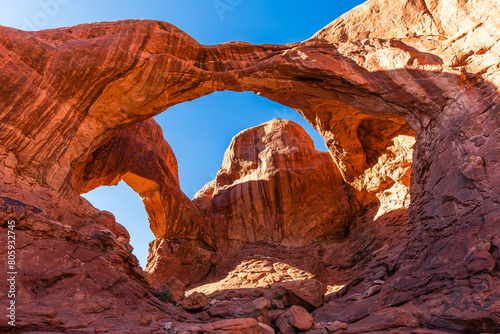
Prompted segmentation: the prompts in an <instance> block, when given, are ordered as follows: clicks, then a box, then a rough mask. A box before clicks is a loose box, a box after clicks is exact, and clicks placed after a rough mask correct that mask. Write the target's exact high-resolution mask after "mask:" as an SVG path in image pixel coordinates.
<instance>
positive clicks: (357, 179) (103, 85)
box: [0, 0, 500, 332]
mask: <svg viewBox="0 0 500 334" xmlns="http://www.w3.org/2000/svg"><path fill="white" fill-rule="evenodd" d="M499 26H500V12H499V8H498V6H495V5H494V4H492V3H481V2H476V1H468V2H464V1H458V2H457V1H452V0H443V1H439V2H436V1H413V0H397V1H386V0H371V1H368V2H366V3H365V4H363V5H361V6H358V7H357V8H355V9H354V10H352V11H351V12H349V13H347V14H346V15H344V16H342V17H341V18H339V19H338V20H336V21H334V22H333V23H332V24H331V25H329V26H328V27H326V28H325V29H323V30H322V31H320V32H319V33H318V34H316V35H315V36H314V37H313V38H311V39H310V40H308V41H305V42H303V43H296V44H289V45H282V46H276V45H261V46H254V45H251V44H247V43H241V42H235V43H226V44H223V45H219V46H202V45H200V44H198V43H197V42H196V41H194V40H193V39H192V38H190V37H189V36H187V35H186V34H185V33H183V32H182V31H180V30H178V29H177V28H175V27H173V26H171V25H169V24H166V23H163V22H154V21H122V22H113V23H96V24H85V25H80V26H76V27H71V28H61V29H53V30H45V31H40V32H23V31H19V30H15V29H10V28H5V27H0V58H1V64H2V65H1V67H0V106H1V108H0V143H1V145H0V182H1V184H2V186H1V187H0V196H1V198H2V201H3V202H2V203H3V204H2V210H1V213H0V214H1V215H2V216H1V217H2V222H3V223H2V229H3V230H4V232H5V231H6V226H7V224H6V222H7V221H8V220H15V221H16V223H17V226H18V232H17V233H18V240H19V241H18V242H19V245H20V246H19V250H18V253H17V254H18V258H19V268H18V272H19V276H18V277H19V304H20V305H24V306H20V308H19V314H24V317H20V318H19V330H20V331H27V330H35V331H36V330H53V329H55V330H61V331H64V330H66V331H68V330H73V329H81V328H90V329H95V330H101V329H102V328H105V329H107V330H110V329H112V330H114V331H127V330H129V329H130V328H143V329H141V331H142V330H143V331H144V332H153V331H155V330H159V329H160V328H161V327H162V326H163V324H164V323H165V322H166V321H168V320H181V321H182V322H193V323H194V322H195V319H193V318H190V315H187V314H183V313H182V312H184V311H182V310H180V309H179V308H174V307H172V306H169V305H167V304H164V303H162V302H161V301H159V300H158V299H157V298H156V297H155V295H154V290H152V289H151V288H150V286H149V285H148V282H147V279H146V277H145V276H144V274H143V273H142V272H141V271H140V270H139V269H138V266H137V262H136V260H135V258H134V257H133V256H132V255H131V253H130V246H129V245H128V241H127V238H128V237H127V234H126V232H125V231H124V230H123V228H121V227H120V226H119V225H117V224H116V222H115V221H114V219H113V218H112V217H110V216H109V215H107V214H105V213H100V212H98V211H97V210H96V209H94V208H92V207H91V206H90V205H89V204H88V203H87V202H86V201H84V200H82V199H81V198H80V197H79V193H80V192H81V191H82V189H84V187H83V188H82V183H81V180H82V177H83V178H86V180H87V181H89V182H90V183H88V184H87V185H88V186H89V187H90V188H92V187H95V186H97V185H99V184H100V183H101V182H102V183H103V184H106V183H113V182H116V180H118V179H119V178H123V179H124V180H125V181H127V178H128V177H131V176H132V177H131V178H130V179H129V181H130V183H131V184H135V182H134V180H135V181H137V180H140V182H139V185H136V188H137V191H139V192H142V191H143V190H145V191H146V192H149V191H150V190H151V189H152V188H151V189H150V186H151V185H153V187H154V188H155V196H153V197H152V199H153V201H152V202H151V203H150V204H151V206H150V210H148V212H149V214H150V217H152V216H154V215H155V214H157V216H156V218H154V219H152V220H151V225H152V226H153V228H154V230H156V232H155V233H157V235H158V236H161V238H163V239H159V240H168V242H174V243H175V242H177V243H182V242H191V243H196V247H199V248H200V249H206V250H207V251H208V252H209V253H210V252H211V253H210V254H208V255H210V258H211V261H210V262H211V264H214V267H211V268H208V269H207V268H205V267H203V266H202V268H199V269H200V270H206V275H207V277H211V276H210V275H212V274H213V275H214V276H213V277H218V276H220V274H222V273H224V272H226V273H227V272H229V271H230V270H229V268H230V267H231V266H230V265H229V263H228V262H227V260H224V259H223V257H222V254H224V253H223V251H224V250H226V249H233V250H235V249H240V250H242V252H241V254H245V252H248V253H250V252H251V251H252V250H255V249H260V250H261V251H262V252H264V251H265V252H266V253H268V254H270V255H271V256H272V255H273V254H276V255H277V258H278V259H280V260H282V259H281V258H280V256H282V254H283V251H284V248H282V249H278V248H280V247H285V246H275V245H273V246H272V247H270V246H268V245H267V246H266V245H259V244H254V245H252V244H248V245H246V244H244V243H242V242H241V240H238V241H235V242H227V243H226V244H225V245H220V243H219V244H216V243H215V242H214V241H213V240H205V239H204V237H202V235H210V231H211V228H212V227H210V229H208V230H207V231H209V233H201V234H200V231H204V230H203V229H202V228H200V226H204V223H203V222H202V220H198V219H199V218H198V216H197V213H196V212H197V210H198V209H197V208H196V207H195V206H193V205H192V204H191V203H190V202H189V201H187V200H186V199H185V198H183V197H182V195H181V194H179V193H178V192H177V193H176V190H175V189H176V184H175V173H173V172H172V170H170V176H168V175H169V173H167V172H166V171H167V170H169V169H171V168H172V166H173V165H172V163H171V160H170V162H167V163H166V164H165V165H163V166H162V165H161V164H157V162H161V161H168V154H169V153H168V149H167V147H166V146H165V145H160V147H157V148H151V147H149V149H148V148H147V147H148V144H147V140H146V141H145V142H144V141H142V142H141V141H129V142H127V143H126V145H132V146H134V145H135V147H146V149H145V151H144V152H152V154H153V155H152V156H151V157H152V158H151V159H152V160H151V161H155V162H154V163H153V164H151V165H145V166H142V167H140V168H139V170H137V169H134V168H131V166H126V168H124V169H122V168H123V167H122V165H121V164H120V165H117V166H114V167H113V169H114V170H106V168H103V165H102V164H100V163H99V160H100V159H101V158H104V159H106V145H115V144H118V146H110V147H119V146H120V144H119V140H118V142H114V140H116V139H117V138H119V137H117V136H120V134H121V132H122V131H123V130H125V129H132V126H134V124H138V123H140V122H142V121H145V120H146V119H148V118H150V117H152V116H154V115H156V114H158V113H160V112H162V111H163V110H165V109H167V108H168V107H170V106H172V105H174V104H176V103H180V102H185V101H189V100H192V99H195V98H197V97H200V96H202V95H206V94H209V93H212V92H214V91H216V90H225V89H229V90H235V91H243V90H247V91H253V92H255V93H258V94H260V95H262V96H265V97H267V98H270V99H272V100H275V101H277V102H279V103H282V104H284V105H287V106H290V107H292V108H294V109H296V110H297V111H299V112H300V113H301V114H302V115H303V116H304V117H305V118H306V119H307V120H308V121H309V122H310V123H311V124H312V125H313V126H314V127H315V128H316V129H317V130H318V131H319V132H320V134H321V135H322V136H323V138H324V139H325V141H326V144H327V147H328V149H329V152H330V154H331V156H332V158H333V160H334V162H335V164H336V166H337V168H338V171H339V172H340V175H341V177H342V182H344V183H345V184H347V185H348V186H349V187H352V189H353V190H354V198H355V199H356V201H357V202H358V203H359V205H360V207H361V208H365V209H366V213H365V214H362V212H359V215H358V216H356V217H352V218H353V222H352V225H351V226H352V227H353V228H352V229H350V230H349V231H350V233H351V234H352V235H350V238H348V239H346V240H347V241H349V243H348V244H347V247H346V248H344V249H345V250H342V249H343V248H342V247H341V246H340V245H342V242H345V241H346V240H344V241H341V240H340V241H339V240H338V241H337V242H336V243H326V244H325V243H317V244H315V243H313V244H311V245H309V246H305V245H302V246H300V247H299V246H296V247H295V250H293V249H287V251H288V252H289V253H288V254H294V252H296V253H295V254H299V253H301V254H302V256H304V257H307V258H308V259H309V262H305V263H304V264H303V266H304V267H308V270H307V271H308V272H313V271H314V272H315V274H316V275H318V277H319V276H321V275H325V276H326V277H328V276H330V275H327V274H328V273H330V274H331V273H336V274H337V275H338V276H335V278H334V279H336V278H338V277H342V276H344V277H343V278H347V280H344V279H342V281H344V283H346V282H347V281H349V283H348V284H346V286H345V287H344V288H343V289H342V290H340V291H339V292H338V293H336V294H335V295H331V296H329V298H327V301H328V304H327V305H325V306H323V307H321V308H319V309H317V310H315V312H314V314H313V315H314V320H315V322H316V323H333V322H334V321H340V322H342V323H348V324H349V331H352V332H366V331H384V332H390V331H391V330H394V331H398V330H400V329H401V328H403V329H408V330H409V329H410V328H411V329H412V330H415V331H416V332H418V331H419V328H424V329H423V330H424V331H433V330H435V331H436V332H439V331H444V332H498V331H500V325H499V324H500V321H499V316H498V314H499V312H500V310H499V307H498V305H499V304H500V303H499V301H500V292H499V288H498V282H499V278H498V267H499V262H500V255H499V251H498V249H500V236H499V232H498V224H499V223H500V215H499V212H500V206H499V202H500V197H499V194H500V177H499V173H500V172H499V171H500V162H499V157H500V147H499V141H500V130H499V128H500V127H499V119H498V112H499V106H498V102H499V99H498V87H499V86H500V72H499V71H498V64H499V59H500V58H499V57H498V55H499V53H500V49H499V48H500V43H498V40H499V39H500V29H499V28H498V27H499ZM149 126H151V124H150V125H149ZM138 127H141V126H139V125H138ZM153 127H154V126H153ZM146 128H147V126H145V127H144V129H146ZM130 131H132V130H130ZM135 131H140V129H137V128H136V129H135ZM413 136H414V137H415V144H414V145H413V142H412V139H411V138H409V137H413ZM154 138H156V137H154V136H153V137H152V139H153V140H155V139H154ZM412 145H413V150H414V153H413V163H412V166H411V169H412V170H411V186H410V197H411V203H410V204H409V209H408V213H407V212H406V211H405V206H407V205H408V198H407V195H408V193H407V191H406V192H405V190H406V189H407V186H408V180H409V177H410V175H409V165H410V163H411V161H409V150H410V148H411V147H412ZM164 149H165V151H162V150H164ZM99 152H102V153H103V154H104V155H100V154H99ZM154 152H156V153H154ZM121 153H122V154H123V153H124V152H121ZM165 153H166V154H167V156H163V155H164V154H165ZM165 159H166V160H165ZM94 160H95V161H94ZM84 166H89V169H87V172H90V174H88V173H86V172H85V173H82V168H83V170H85V168H84ZM132 167H133V166H132ZM143 167H144V168H145V170H144V169H143V170H142V171H141V168H143ZM99 169H102V174H100V172H99ZM147 170H151V171H155V172H153V173H152V174H151V175H148V173H149V172H148V171H147ZM229 170H231V171H234V170H241V169H238V168H236V169H231V168H229ZM159 172H162V173H165V175H167V178H168V180H167V179H165V178H163V179H162V177H157V176H158V175H157V173H159ZM334 173H336V172H334ZM222 174H223V173H221V175H222ZM86 175H87V176H88V177H87V176H86ZM146 175H148V176H147V177H145V178H144V179H146V180H147V181H145V180H144V179H142V178H143V177H144V176H146ZM139 177H141V178H139ZM230 179H231V178H230ZM92 180H95V182H94V181H92ZM231 180H238V178H232V179H231ZM83 184H85V182H84V183H83ZM143 185H146V186H147V187H146V188H147V189H141V188H140V187H141V186H143ZM213 187H214V190H216V187H217V185H216V184H214V185H213ZM156 191H158V192H156ZM176 194H177V195H176ZM203 197H204V198H206V199H207V201H205V204H206V203H207V202H211V201H213V200H214V199H216V197H214V196H213V194H212V195H211V194H210V186H209V187H207V188H206V189H205V190H204V195H203ZM156 199H159V200H158V201H156ZM155 201H156V202H155ZM378 201H380V203H381V205H380V207H376V206H377V203H378ZM146 202H147V201H146ZM160 203H161V204H160ZM168 203H171V204H172V203H177V206H176V207H175V208H172V207H171V206H169V205H168ZM171 204H170V205H171ZM199 207H200V208H202V209H203V208H205V206H204V204H203V205H199ZM208 207H210V205H209V206H208ZM167 208H168V209H169V210H173V211H172V212H174V213H175V214H174V215H173V216H172V217H170V216H169V214H168V212H167V210H166V209H167ZM190 208H191V209H190ZM380 208H382V210H381V211H380V212H378V211H379V209H380ZM394 208H398V210H395V211H391V212H389V211H388V210H389V209H394ZM162 210H165V211H162ZM175 210H177V211H175ZM399 210H401V211H402V212H400V211H399ZM198 211H199V210H198ZM162 212H163V213H162ZM185 213H186V214H187V216H188V217H190V218H189V219H191V220H189V221H190V223H188V224H186V225H183V224H181V222H182V219H184V218H182V217H184V214H185ZM208 216H210V214H208ZM212 216H213V215H212ZM163 217H165V220H166V221H165V222H162V220H163ZM375 217H377V218H375ZM408 217H409V218H408ZM400 218H401V219H400ZM169 219H172V221H174V222H175V221H177V222H178V223H177V224H171V223H170V222H169ZM405 219H409V223H408V224H406V220H405ZM209 221H210V219H209ZM235 221H237V219H236V220H235ZM254 221H257V222H258V221H259V220H258V219H254ZM377 221H379V222H380V221H383V222H384V225H385V226H391V228H392V229H391V232H392V233H393V234H392V235H391V234H390V233H388V232H387V231H379V232H376V229H375V227H377V226H378V224H379V223H377ZM363 223H364V224H365V226H363ZM155 224H156V225H155ZM162 224H164V225H162ZM208 226H210V224H208ZM356 226H357V227H356ZM364 227H366V229H367V230H368V231H370V232H368V233H366V234H364V235H363V230H364ZM287 233H289V231H284V232H283V233H282V234H278V235H280V238H281V236H284V237H285V239H286V236H287ZM354 233H359V235H360V236H361V237H360V240H362V241H359V240H357V236H354ZM238 234H242V233H241V231H239V233H238ZM224 235H228V234H227V233H226V234H224ZM252 235H253V234H252ZM246 237H248V236H246ZM379 237H380V238H379ZM278 239H279V238H278ZM285 239H284V240H285ZM255 240H259V239H258V238H256V239H255ZM351 241H352V243H351ZM365 242H366V243H365ZM356 243H360V244H361V245H363V247H366V248H367V249H368V250H369V251H367V252H361V253H357V252H354V251H352V250H353V249H354V247H353V245H354V244H356ZM214 245H215V246H217V247H218V248H217V249H213V246H214ZM296 245H298V244H296ZM266 247H268V248H266ZM177 249H178V248H175V247H171V250H170V251H169V252H170V253H168V252H167V253H165V254H176V252H177ZM304 249H309V250H310V251H311V253H307V252H303V250H304ZM361 249H363V248H361ZM331 250H336V251H338V253H335V252H331ZM329 252H331V253H329ZM342 252H344V253H342ZM200 253H203V252H202V251H200ZM212 253H213V254H212ZM227 254H231V253H230V252H229V253H227ZM255 254H258V252H257V253H254V255H255ZM311 254H314V256H311ZM208 255H207V256H208ZM342 255H345V256H348V258H347V259H338V258H339V257H342ZM357 255H359V257H356V256H357ZM6 256H7V255H6V253H5V252H3V251H2V253H1V257H2V259H1V260H2V261H4V260H5V259H6ZM326 258H330V259H331V261H332V262H331V263H333V265H331V264H329V263H328V262H324V261H323V262H322V260H321V259H323V260H324V259H326ZM35 259H36V261H35ZM316 259H319V260H318V261H316ZM232 260H234V261H240V262H241V260H244V258H242V259H237V258H234V259H232ZM358 261H359V262H360V263H364V264H363V266H362V267H358V268H354V267H355V264H353V263H356V262H358ZM349 262H351V264H350V265H349V266H348V267H347V270H346V269H344V268H343V267H342V266H341V265H340V264H342V263H349ZM23 263H24V264H27V263H30V265H29V266H28V265H23ZM180 264H181V265H184V264H183V263H180ZM316 264H317V265H316ZM337 264H339V265H338V266H337ZM219 265H220V266H219ZM309 267H310V268H311V270H309ZM313 267H314V268H313ZM51 268H52V269H51ZM182 268H184V267H182ZM218 270H221V271H222V272H217V271H218ZM96 273H100V275H98V276H96V275H95V274H96ZM351 274H352V275H351ZM2 279H3V278H2ZM187 279H189V277H188V278H187ZM330 279H331V276H330ZM375 281H383V284H379V283H380V282H378V283H375ZM374 285H377V286H378V287H377V288H373V286H374ZM375 290H377V291H375ZM367 291H371V292H370V293H367ZM353 295H355V297H356V298H354V297H353ZM61 301H64V303H66V304H64V305H61V304H60V303H61ZM123 301H125V302H123ZM82 314H83V315H84V317H82V316H79V315H82ZM117 319H119V320H117ZM4 320H5V319H4ZM205 321H209V319H207V320H205ZM1 326H2V329H6V328H7V325H6V324H5V323H2V324H1ZM211 326H212V327H210V328H214V329H215V327H214V326H215V325H214V324H212V325H211ZM217 326H219V327H220V329H221V330H226V329H227V328H229V330H235V329H238V330H239V329H244V328H251V330H255V331H257V332H258V331H260V326H258V323H257V320H254V321H252V320H251V321H250V322H249V321H236V322H234V321H233V322H231V321H230V322H229V323H224V324H218V325H217ZM234 326H235V327H234ZM219 327H218V328H219ZM325 328H326V327H325Z"/></svg>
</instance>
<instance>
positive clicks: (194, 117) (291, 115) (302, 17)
mask: <svg viewBox="0 0 500 334" xmlns="http://www.w3.org/2000/svg"><path fill="white" fill-rule="evenodd" d="M362 2H363V1H360V0H345V1H342V2H340V1H339V2H337V1H331V0H309V1H296V0H288V1H281V0H268V1H264V0H183V1H179V0H175V1H174V0H152V1H131V0H122V1H116V0H99V1H97V0H24V1H6V0H3V1H2V11H1V12H0V25H4V26H8V27H14V28H18V29H25V30H40V29H49V28H57V27H64V26H71V25H76V24H80V23H88V22H99V21H116V20H123V19H152V20H161V21H165V22H169V23H172V24H175V25H176V26H177V27H179V28H180V29H182V30H184V31H185V32H187V33H188V34H190V35H191V36H192V37H194V38H195V39H196V40H198V41H199V42H200V43H203V44H219V43H224V42H228V41H245V42H250V43H254V44H259V43H276V44H284V43H292V42H299V41H302V40H305V39H307V38H309V37H311V36H312V35H313V34H314V33H316V32H317V31H318V30H320V29H321V28H323V27H324V26H326V25H327V24H328V23H330V22H331V21H333V20H334V19H336V18H337V17H339V16H340V15H342V14H343V13H345V12H346V11H348V10H350V9H351V8H354V7H355V6H357V5H359V4H360V3H362ZM276 117H279V118H284V119H290V120H293V121H295V122H297V123H299V124H300V125H302V126H303V127H304V128H305V129H306V131H307V132H308V133H309V134H310V135H311V137H312V138H313V140H314V142H315V145H316V149H318V150H322V151H326V148H325V145H324V142H323V140H322V138H321V137H320V136H319V134H318V133H317V132H316V131H315V130H314V129H313V128H312V127H311V126H310V125H309V124H308V123H307V122H306V121H305V120H303V118H302V117H301V116H300V115H299V114H298V113H297V112H295V111H294V110H292V109H290V108H287V107H285V106H282V105H280V104H277V103H275V102H272V101H269V100H267V99H265V98H263V97H259V96H256V95H254V94H252V93H234V92H218V93H214V94H211V95H209V96H205V97H202V98H200V99H198V100H195V101H191V102H187V103H183V104H179V105H176V106H174V107H172V108H170V109H168V110H167V111H165V112H164V113H162V114H160V115H158V116H156V117H155V119H156V120H157V121H158V123H159V124H160V125H161V126H162V128H163V132H164V137H165V139H166V140H167V141H168V143H169V144H170V146H171V147H172V149H173V150H174V152H175V154H176V157H177V160H178V163H179V177H180V182H181V188H182V190H183V191H184V193H186V195H187V196H189V197H190V198H192V196H193V195H194V194H195V193H196V191H198V190H199V189H200V188H201V187H202V186H203V185H204V184H205V183H207V182H209V181H210V180H212V179H213V178H214V177H215V174H216V173H217V170H218V169H219V168H220V166H221V163H222V158H223V155H224V152H225V150H226V148H227V147H228V145H229V143H230V141H231V138H232V137H233V136H234V135H236V134H237V133H238V132H240V131H242V130H244V129H247V128H249V127H252V126H256V125H258V124H261V123H263V122H266V121H269V120H271V119H273V118H276ZM84 197H85V198H87V199H88V200H89V201H90V202H91V203H92V204H93V205H94V206H95V207H97V208H99V209H101V210H107V211H110V212H112V213H113V214H114V215H115V217H116V220H117V221H118V222H119V223H120V224H122V225H124V226H125V227H126V228H127V230H128V231H129V232H130V234H131V244H132V246H133V247H134V249H135V250H134V254H135V255H136V256H137V258H138V259H139V262H140V264H141V266H143V268H144V266H145V264H146V255H147V250H148V244H149V242H150V241H151V240H153V239H154V236H153V234H152V233H151V231H150V229H149V226H148V219H147V215H146V212H145V210H144V207H143V206H142V203H141V201H140V198H139V196H138V195H137V194H136V193H134V191H132V190H131V189H130V188H129V187H128V186H127V185H125V184H124V183H123V182H120V184H119V185H118V186H113V187H100V188H98V189H96V190H94V191H92V192H90V193H88V194H85V195H84Z"/></svg>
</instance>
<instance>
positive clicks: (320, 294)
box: [271, 279, 326, 311]
mask: <svg viewBox="0 0 500 334" xmlns="http://www.w3.org/2000/svg"><path fill="white" fill-rule="evenodd" d="M271 292H272V299H273V300H278V301H281V302H282V303H283V305H284V306H292V305H297V306H301V307H304V308H305V309H306V310H309V311H312V310H314V309H316V308H318V307H320V306H321V305H323V301H324V297H325V292H326V286H325V285H324V284H322V283H321V282H319V281H318V280H315V279H309V280H303V281H290V282H281V283H274V284H273V285H271Z"/></svg>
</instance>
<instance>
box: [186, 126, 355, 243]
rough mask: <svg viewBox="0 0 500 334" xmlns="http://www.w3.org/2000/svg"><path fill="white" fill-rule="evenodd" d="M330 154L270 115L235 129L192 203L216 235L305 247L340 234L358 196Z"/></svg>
mask: <svg viewBox="0 0 500 334" xmlns="http://www.w3.org/2000/svg"><path fill="white" fill-rule="evenodd" d="M354 197H355V195H354V192H353V191H351V189H350V187H349V186H348V185H346V184H345V183H344V181H343V180H342V176H341V175H340V172H339V171H338V168H337V167H336V166H335V164H334V162H333V160H332V158H331V156H330V154H328V153H325V152H319V151H316V150H315V149H314V144H313V141H312V139H311V138H310V137H309V135H308V134H307V133H306V132H305V131H304V129H302V128H301V127H300V126H299V125H298V124H296V123H294V122H291V121H286V120H280V119H275V120H272V121H270V122H267V123H264V124H262V125H259V126H256V127H254V128H251V129H248V130H245V131H243V132H241V133H239V134H238V135H236V136H235V137H234V138H233V140H232V141H231V144H230V146H229V148H228V149H227V151H226V153H225V155H224V160H223V162H222V168H221V169H220V170H219V172H218V173H217V176H216V178H215V180H214V181H213V182H210V183H209V184H208V185H207V186H205V187H204V189H203V190H202V191H201V192H200V193H198V194H197V195H195V196H194V200H193V202H194V203H195V205H197V206H198V207H199V208H200V210H201V211H202V214H203V216H204V217H206V219H207V220H208V221H209V222H210V226H211V233H212V234H213V235H214V237H217V238H219V239H222V240H223V241H222V242H224V241H225V240H238V241H242V242H248V243H268V244H272V245H287V246H304V245H308V244H310V243H312V242H313V241H315V240H318V239H339V238H343V237H344V236H345V233H346V229H347V228H348V226H347V225H348V223H349V220H350V219H351V218H352V217H353V216H354V213H355V212H356V205H358V203H357V202H356V201H355V200H354Z"/></svg>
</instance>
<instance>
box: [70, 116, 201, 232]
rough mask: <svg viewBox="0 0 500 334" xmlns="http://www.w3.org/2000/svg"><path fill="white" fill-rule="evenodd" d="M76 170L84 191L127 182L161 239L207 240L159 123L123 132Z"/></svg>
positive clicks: (80, 190)
mask: <svg viewBox="0 0 500 334" xmlns="http://www.w3.org/2000/svg"><path fill="white" fill-rule="evenodd" d="M73 169H74V175H75V179H76V180H77V181H76V182H75V183H76V188H77V189H78V191H79V192H80V193H86V192H88V191H90V190H92V189H95V188H97V187H99V186H102V185H116V184H118V182H119V181H120V180H124V181H125V182H126V183H127V184H128V185H129V186H130V187H131V188H132V189H134V190H135V191H136V192H137V193H138V194H139V195H140V196H141V199H142V202H143V203H144V207H145V208H146V211H147V213H148V216H149V226H150V228H151V230H152V231H153V233H154V234H155V236H156V237H157V238H173V239H175V238H176V237H179V236H181V237H182V238H184V239H196V238H197V237H198V236H200V239H202V237H203V233H202V229H203V222H202V218H201V216H200V214H199V212H198V210H197V208H196V207H195V206H194V205H193V204H192V203H191V201H190V200H189V198H187V196H186V195H184V193H183V192H182V191H181V189H180V186H179V176H178V172H177V159H176V158H175V155H174V153H173V151H172V149H171V148H170V146H169V145H168V143H167V142H166V141H165V139H164V138H163V132H162V130H161V128H160V126H159V125H158V124H157V123H156V122H155V121H154V120H153V119H149V120H146V121H144V122H141V123H138V124H136V125H134V126H131V127H129V128H127V129H125V130H123V131H122V132H120V133H119V134H118V135H116V136H115V137H113V138H112V139H110V140H109V141H108V142H107V143H105V144H104V145H102V146H101V147H99V148H98V149H97V150H95V151H94V152H93V153H92V154H91V155H89V156H88V158H87V160H86V161H85V162H83V163H82V164H80V165H78V166H76V167H74V168H73ZM167 217H168V218H167Z"/></svg>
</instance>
